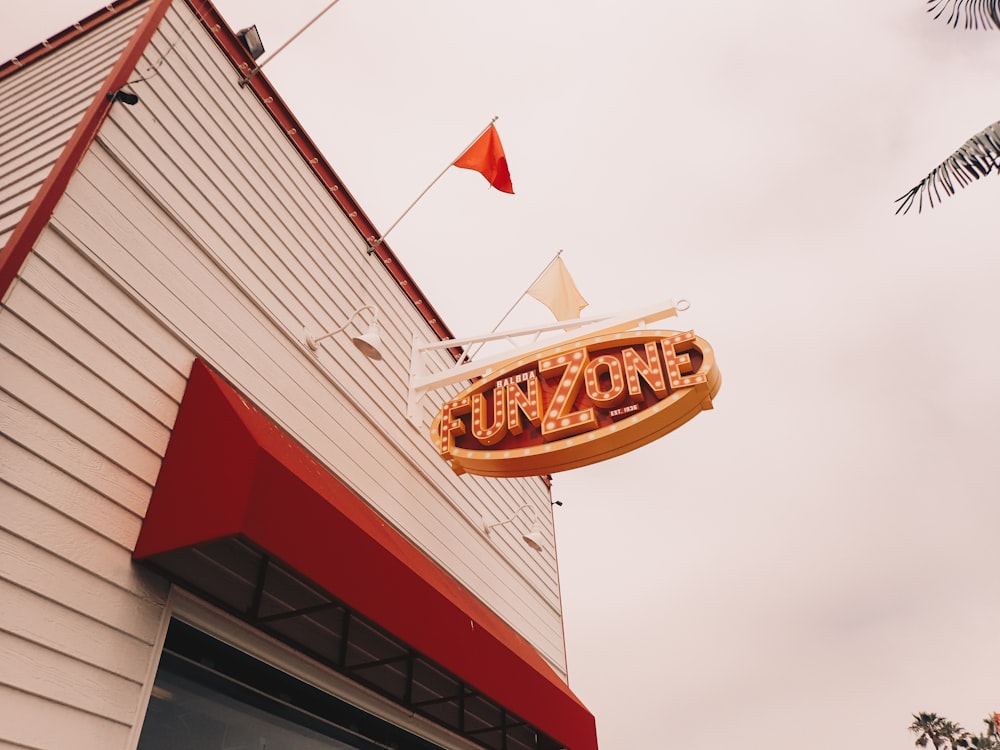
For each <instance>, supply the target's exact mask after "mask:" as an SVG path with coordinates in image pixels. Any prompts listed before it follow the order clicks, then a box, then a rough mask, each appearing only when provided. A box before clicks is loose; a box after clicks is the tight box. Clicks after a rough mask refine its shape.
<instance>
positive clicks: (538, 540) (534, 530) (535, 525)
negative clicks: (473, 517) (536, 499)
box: [483, 505, 545, 552]
mask: <svg viewBox="0 0 1000 750" xmlns="http://www.w3.org/2000/svg"><path fill="white" fill-rule="evenodd" d="M522 510H528V511H531V527H530V528H529V529H528V531H527V533H524V534H522V535H521V539H523V540H524V543H525V544H527V545H528V546H529V547H531V549H533V550H535V552H541V551H542V542H543V541H544V540H545V537H543V536H542V525H541V524H540V523H539V522H538V512H537V511H536V510H535V507H534V506H533V505H522V506H521V507H520V508H518V509H517V510H515V511H514V513H513V515H512V516H511V517H510V518H508V519H507V520H506V521H497V522H496V523H489V522H487V520H486V519H485V518H484V519H483V533H484V534H486V536H487V537H488V536H489V535H490V529H493V528H496V527H497V526H503V525H505V524H508V523H511V522H512V521H513V520H514V519H515V518H517V516H518V514H519V513H520V512H521V511H522Z"/></svg>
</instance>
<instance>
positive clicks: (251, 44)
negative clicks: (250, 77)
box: [236, 26, 264, 60]
mask: <svg viewBox="0 0 1000 750" xmlns="http://www.w3.org/2000/svg"><path fill="white" fill-rule="evenodd" d="M236 36H238V37H239V38H240V41H241V42H243V46H244V47H246V48H247V52H249V53H250V57H252V58H253V59H254V60H256V59H257V58H258V57H260V56H261V55H263V54H264V43H263V42H261V41H260V34H259V33H258V32H257V27H256V26H247V27H246V28H245V29H240V30H239V31H237V32H236Z"/></svg>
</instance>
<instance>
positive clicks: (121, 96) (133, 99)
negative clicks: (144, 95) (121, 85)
mask: <svg viewBox="0 0 1000 750" xmlns="http://www.w3.org/2000/svg"><path fill="white" fill-rule="evenodd" d="M108 99H111V100H112V101H115V102H121V103H122V104H127V105H129V106H130V107H131V106H134V105H136V104H138V103H139V95H138V94H133V93H132V92H131V91H125V90H124V89H118V90H117V91H112V92H111V93H110V94H108Z"/></svg>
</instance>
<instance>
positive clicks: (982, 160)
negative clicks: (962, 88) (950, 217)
mask: <svg viewBox="0 0 1000 750" xmlns="http://www.w3.org/2000/svg"><path fill="white" fill-rule="evenodd" d="M982 2H985V0H982ZM997 2H1000V0H994V5H995V4H996V3H997ZM991 171H997V172H1000V122H995V123H993V124H992V125H990V126H989V127H988V128H986V129H985V130H984V131H982V132H981V133H977V134H976V135H974V136H972V137H971V138H970V139H969V140H967V141H966V142H965V144H963V146H962V147H961V148H960V149H958V151H956V152H955V153H953V154H952V155H951V156H950V157H948V158H947V159H946V160H945V161H944V162H943V163H942V164H940V165H939V166H937V167H935V168H934V169H933V170H931V172H930V174H928V175H927V176H926V177H925V178H924V179H922V180H921V181H920V182H919V183H917V185H916V186H915V187H913V188H911V189H910V190H909V191H908V192H907V193H906V194H905V195H902V196H900V197H899V198H897V199H896V203H898V204H899V206H898V207H897V208H896V213H897V214H898V213H900V212H902V213H904V214H905V213H907V212H908V211H909V210H910V209H911V208H912V207H913V204H914V202H915V203H916V204H917V213H920V211H921V210H922V209H923V207H924V196H925V195H926V196H927V202H928V204H929V206H930V207H931V208H933V207H934V201H935V200H936V201H937V202H938V203H940V202H941V199H942V195H954V194H955V192H956V190H957V188H959V187H965V186H966V185H968V184H969V183H971V182H972V181H973V180H978V179H979V178H980V177H985V176H986V175H988V174H989V173H990V172H991Z"/></svg>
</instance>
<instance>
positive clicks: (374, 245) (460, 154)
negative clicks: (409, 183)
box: [368, 115, 500, 255]
mask: <svg viewBox="0 0 1000 750" xmlns="http://www.w3.org/2000/svg"><path fill="white" fill-rule="evenodd" d="M499 119H500V116H499V115H494V116H493V119H492V120H490V124H489V125H487V126H486V127H485V128H483V129H482V130H481V131H480V133H479V135H477V136H476V137H475V138H473V139H472V141H471V142H470V143H469V145H468V146H466V147H465V148H463V149H462V150H461V151H459V152H458V156H456V157H455V158H454V159H452V160H451V161H450V162H448V166H447V167H445V168H444V169H442V170H441V174H439V175H438V176H437V177H435V178H434V180H433V181H432V182H431V184H430V185H428V186H427V187H425V188H424V191H423V192H422V193H421V194H420V195H418V196H417V199H416V200H415V201H413V203H411V204H410V205H409V206H407V208H406V210H405V211H403V213H402V215H401V216H400V217H399V218H398V219H396V220H395V221H394V222H392V225H391V226H390V227H389V228H388V229H386V230H385V231H384V232H382V234H381V235H380V236H379V237H378V239H375V240H372V246H371V247H369V248H368V254H369V255H371V254H372V253H374V252H375V250H376V249H377V248H378V246H379V245H381V244H382V243H383V242H385V237H386V235H387V234H389V232H391V231H392V230H393V229H395V228H396V225H397V224H398V223H399V222H401V221H402V220H403V219H404V218H405V217H406V215H407V214H408V213H410V209H412V208H413V207H414V206H415V205H417V203H418V202H419V201H420V199H421V198H423V197H424V196H425V195H427V191H428V190H430V189H431V188H432V187H434V185H435V184H436V183H437V181H438V180H440V179H441V178H442V177H444V173H445V172H447V171H448V170H449V169H451V168H452V166H453V165H454V164H455V162H456V161H458V160H459V159H461V158H462V157H463V156H464V155H465V152H466V151H468V150H469V149H470V148H472V147H473V146H474V145H475V144H476V141H478V140H479V139H480V138H482V137H483V135H484V134H485V133H486V131H487V130H489V129H490V128H491V127H492V126H493V123H495V122H496V121H497V120H499Z"/></svg>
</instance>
